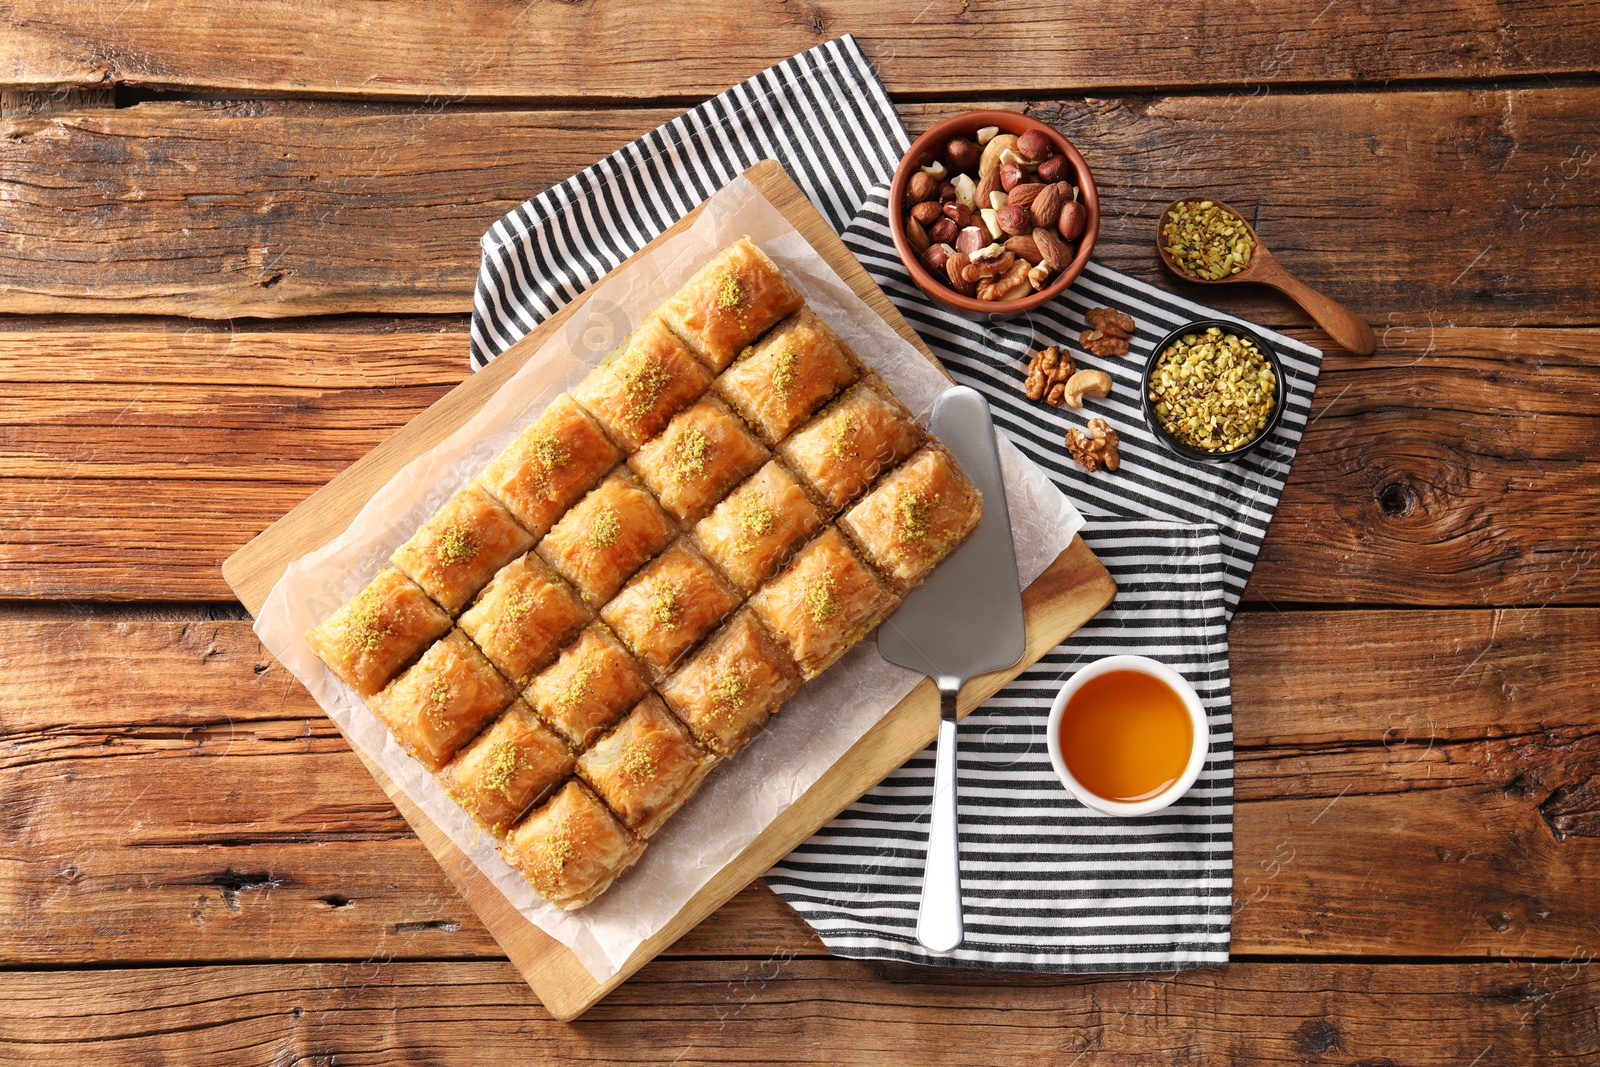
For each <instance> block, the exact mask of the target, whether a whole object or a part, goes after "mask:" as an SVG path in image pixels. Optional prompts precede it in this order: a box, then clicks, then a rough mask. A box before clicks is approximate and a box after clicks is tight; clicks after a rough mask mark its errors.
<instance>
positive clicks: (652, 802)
mask: <svg viewBox="0 0 1600 1067" xmlns="http://www.w3.org/2000/svg"><path fill="white" fill-rule="evenodd" d="M716 761H717V757H716V756H714V755H712V754H711V753H709V752H706V751H705V750H703V749H702V748H700V746H699V745H697V744H695V742H694V738H693V737H692V736H691V735H690V733H689V730H688V728H687V727H685V726H684V725H683V723H681V722H679V721H678V720H677V719H676V718H674V717H673V715H672V713H671V712H670V711H668V710H667V706H666V705H665V704H663V703H662V702H661V698H660V697H658V696H648V697H645V698H644V699H643V700H641V701H640V702H639V704H638V706H637V707H635V708H634V709H633V710H632V711H631V712H629V713H628V717H627V718H625V719H623V720H622V721H621V722H619V723H617V725H616V726H615V727H614V728H613V729H612V731H611V732H610V733H608V734H606V735H605V736H604V737H602V738H601V739H600V740H599V741H597V742H595V744H594V747H593V748H591V749H589V751H587V752H585V753H584V754H583V755H581V756H579V757H578V774H579V775H580V776H581V777H582V778H583V780H584V781H586V782H588V783H589V786H590V787H591V788H592V789H593V790H594V791H595V792H596V793H598V794H599V795H600V798H601V799H602V800H604V801H605V802H606V805H607V806H608V807H610V808H611V810H612V811H614V812H616V813H617V814H618V815H619V816H620V817H621V818H622V821H623V822H625V823H627V824H628V828H629V829H631V830H632V831H633V832H634V833H636V834H638V835H640V836H641V837H649V836H650V835H652V834H654V833H655V832H656V831H657V830H658V829H660V828H661V824H662V823H664V822H666V821H667V819H669V818H671V816H672V813H673V812H675V811H677V810H678V809H679V808H680V807H682V806H683V802H684V801H686V800H688V799H689V797H691V796H692V795H694V791H695V790H696V789H698V788H700V783H701V782H702V781H704V780H705V776H706V774H707V773H708V772H709V771H710V770H711V767H712V765H713V764H714V763H716Z"/></svg>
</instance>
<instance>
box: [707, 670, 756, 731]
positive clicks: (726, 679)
mask: <svg viewBox="0 0 1600 1067" xmlns="http://www.w3.org/2000/svg"><path fill="white" fill-rule="evenodd" d="M749 695H750V686H749V684H748V683H746V682H745V680H744V678H743V676H741V675H740V674H739V672H738V671H736V670H732V669H730V670H729V671H728V672H727V673H726V674H724V675H723V676H722V677H721V678H718V679H717V680H716V682H715V683H714V684H713V685H712V686H711V707H712V709H713V711H714V712H715V713H716V714H717V715H718V716H719V717H720V718H723V719H727V720H732V719H733V717H734V715H736V714H737V713H738V712H739V710H740V709H741V708H743V707H744V702H745V699H746V698H747V697H748V696H749Z"/></svg>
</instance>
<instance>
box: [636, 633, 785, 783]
mask: <svg viewBox="0 0 1600 1067" xmlns="http://www.w3.org/2000/svg"><path fill="white" fill-rule="evenodd" d="M799 688H800V675H799V672H798V671H797V670H796V669H795V665H794V663H793V662H792V661H791V660H790V659H789V656H788V654H787V653H785V652H784V651H783V649H781V648H779V647H778V645H777V643H776V642H775V641H774V640H773V639H772V637H771V635H770V634H768V633H767V631H766V628H765V627H764V626H762V625H761V623H760V622H759V621H758V620H757V619H756V617H755V615H754V614H752V613H751V612H749V611H741V612H739V614H737V615H735V616H734V617H733V619H732V621H731V622H729V623H728V625H727V626H725V627H723V628H722V630H721V632H719V633H718V634H716V635H715V636H714V637H712V638H711V640H709V641H707V642H706V643H705V645H704V647H702V648H701V649H700V650H699V651H697V652H696V653H695V654H694V655H693V656H691V657H690V658H689V660H688V662H686V663H685V664H684V665H683V667H681V668H680V669H679V670H678V672H677V673H676V674H674V675H673V676H672V677H671V678H669V679H667V680H666V682H664V683H662V685H661V695H662V697H664V698H665V699H666V702H667V704H668V706H670V707H671V708H672V710H673V711H674V712H676V713H677V715H678V718H680V719H682V720H683V721H684V723H685V724H686V725H688V727H689V729H690V731H692V732H693V733H694V736H695V740H697V741H699V742H700V744H702V745H703V746H705V747H706V748H708V749H710V750H711V751H712V752H715V753H716V754H717V755H719V756H731V755H733V754H734V753H735V752H737V751H739V749H741V748H743V747H744V746H745V744H746V743H747V742H748V741H749V740H750V738H751V737H752V736H754V735H755V732H756V731H757V730H759V729H760V728H761V726H762V724H763V723H765V722H766V721H767V718H768V716H770V715H771V714H772V713H773V712H774V711H776V710H777V708H778V705H779V704H782V703H783V702H784V701H785V700H788V699H789V698H790V697H791V696H793V695H794V693H795V690H797V689H799Z"/></svg>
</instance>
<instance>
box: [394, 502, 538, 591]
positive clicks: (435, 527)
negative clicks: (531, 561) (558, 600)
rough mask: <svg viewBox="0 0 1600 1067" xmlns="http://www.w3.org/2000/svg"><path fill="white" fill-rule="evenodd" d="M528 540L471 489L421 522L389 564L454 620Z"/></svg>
mask: <svg viewBox="0 0 1600 1067" xmlns="http://www.w3.org/2000/svg"><path fill="white" fill-rule="evenodd" d="M533 540H534V539H533V535H532V534H530V533H528V531H526V530H524V529H523V528H522V527H521V526H519V525H517V521H516V520H515V519H513V518H512V517H511V513H510V512H509V511H507V510H506V509H505V508H503V507H501V506H500V502H499V501H497V500H495V499H494V497H492V496H490V495H489V494H488V493H486V492H484V491H483V489H482V488H480V487H479V486H478V485H476V484H473V485H469V486H467V487H466V488H465V489H463V490H461V492H459V493H457V494H456V495H455V496H453V497H451V498H450V500H449V502H448V503H446V504H445V506H444V507H442V508H440V509H439V510H438V511H437V512H435V513H434V516H433V518H431V519H429V520H428V521H427V522H425V523H423V524H422V527H421V528H420V529H418V530H417V532H416V533H414V534H412V535H411V540H409V541H407V542H406V543H405V544H403V545H401V546H400V547H399V548H398V549H397V550H395V554H394V556H393V557H391V559H390V562H392V563H393V564H394V565H395V567H396V568H397V569H398V570H399V571H400V572H401V573H402V574H404V575H405V576H406V577H407V578H410V579H411V580H412V581H414V582H416V583H417V584H418V585H420V586H422V588H423V590H424V591H426V592H427V594H428V595H429V596H431V597H432V598H433V599H434V600H435V601H437V602H438V604H439V606H440V607H442V608H444V609H445V610H446V611H448V612H449V613H450V614H452V615H455V614H457V613H458V612H460V611H461V609H462V608H464V607H466V605H467V602H468V601H469V600H471V599H472V598H473V596H474V595H476V594H477V592H478V590H480V589H482V588H483V587H484V586H485V585H488V584H489V579H490V578H493V577H494V572H495V571H497V570H499V569H500V568H501V567H504V566H505V565H506V564H507V563H510V562H511V561H512V560H514V559H516V558H517V557H518V556H520V555H522V554H523V553H524V552H526V551H527V550H528V549H530V548H532V547H533Z"/></svg>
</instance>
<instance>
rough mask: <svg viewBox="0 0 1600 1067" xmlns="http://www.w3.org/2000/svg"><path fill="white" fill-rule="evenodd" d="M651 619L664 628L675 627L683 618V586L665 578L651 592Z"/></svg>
mask: <svg viewBox="0 0 1600 1067" xmlns="http://www.w3.org/2000/svg"><path fill="white" fill-rule="evenodd" d="M650 617H651V618H653V619H655V620H656V622H659V623H660V624H661V625H663V626H667V627H674V626H677V625H678V623H679V621H680V620H682V618H683V585H682V583H680V582H674V581H669V580H667V579H665V578H663V579H661V580H660V581H658V582H656V584H655V588H654V589H653V590H652V591H651V597H650Z"/></svg>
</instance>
